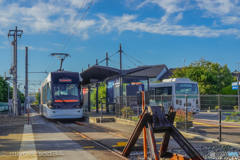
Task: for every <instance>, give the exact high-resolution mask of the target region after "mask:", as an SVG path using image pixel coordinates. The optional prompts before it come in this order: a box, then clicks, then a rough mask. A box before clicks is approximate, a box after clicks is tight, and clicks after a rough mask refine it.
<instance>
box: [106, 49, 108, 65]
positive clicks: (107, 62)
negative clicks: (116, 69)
mask: <svg viewBox="0 0 240 160" xmlns="http://www.w3.org/2000/svg"><path fill="white" fill-rule="evenodd" d="M106 66H107V67H108V52H106Z"/></svg>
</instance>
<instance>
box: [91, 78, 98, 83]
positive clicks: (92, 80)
mask: <svg viewBox="0 0 240 160" xmlns="http://www.w3.org/2000/svg"><path fill="white" fill-rule="evenodd" d="M90 82H91V83H93V82H99V79H92V78H91V79H90Z"/></svg>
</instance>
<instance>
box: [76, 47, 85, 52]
mask: <svg viewBox="0 0 240 160" xmlns="http://www.w3.org/2000/svg"><path fill="white" fill-rule="evenodd" d="M74 49H75V50H77V51H80V52H81V51H83V50H84V49H85V47H78V48H74Z"/></svg>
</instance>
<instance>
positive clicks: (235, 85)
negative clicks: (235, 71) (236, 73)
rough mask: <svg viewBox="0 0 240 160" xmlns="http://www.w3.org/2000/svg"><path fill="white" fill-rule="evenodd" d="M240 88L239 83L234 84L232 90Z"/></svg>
mask: <svg viewBox="0 0 240 160" xmlns="http://www.w3.org/2000/svg"><path fill="white" fill-rule="evenodd" d="M238 85H240V82H239V83H238ZM237 89H238V86H237V82H232V90H237Z"/></svg>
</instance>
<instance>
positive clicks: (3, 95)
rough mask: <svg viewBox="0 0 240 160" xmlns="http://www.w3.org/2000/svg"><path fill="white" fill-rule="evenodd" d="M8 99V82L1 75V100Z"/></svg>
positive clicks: (5, 100)
mask: <svg viewBox="0 0 240 160" xmlns="http://www.w3.org/2000/svg"><path fill="white" fill-rule="evenodd" d="M7 101H8V83H7V81H6V80H4V78H3V77H1V76H0V102H7Z"/></svg>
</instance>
